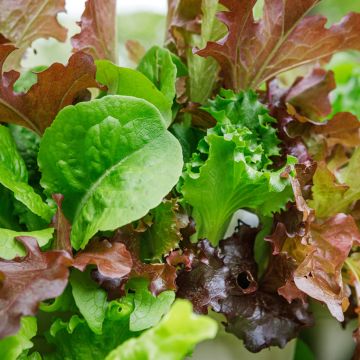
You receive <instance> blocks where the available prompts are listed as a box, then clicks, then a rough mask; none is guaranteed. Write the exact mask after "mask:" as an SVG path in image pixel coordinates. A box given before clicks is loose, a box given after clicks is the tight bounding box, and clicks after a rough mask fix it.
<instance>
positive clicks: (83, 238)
mask: <svg viewBox="0 0 360 360" xmlns="http://www.w3.org/2000/svg"><path fill="white" fill-rule="evenodd" d="M84 117H86V122H84V121H82V120H83V118H84ZM39 165H40V168H41V170H42V180H41V183H42V185H43V186H44V188H45V189H46V191H47V192H48V193H61V194H63V195H64V197H65V198H64V202H63V210H64V213H65V215H66V216H67V217H68V218H69V219H70V220H72V232H71V243H72V245H73V247H74V248H75V249H79V248H84V247H85V245H86V244H87V243H88V241H89V239H90V238H91V237H92V236H93V235H95V234H96V232H97V231H99V230H114V229H116V228H117V227H119V226H122V225H125V224H128V223H129V222H131V221H134V220H136V219H139V218H140V217H142V216H144V215H145V214H146V213H147V212H148V211H149V209H151V208H154V207H155V206H157V205H158V204H159V203H160V202H161V200H162V198H163V197H164V196H165V195H166V194H167V193H168V192H169V191H170V190H171V188H172V187H173V186H174V185H175V184H176V182H177V180H178V178H179V176H180V173H181V169H182V154H181V147H180V144H179V143H178V142H177V140H176V139H175V138H174V137H173V136H172V135H171V134H170V133H169V132H168V131H166V129H165V127H164V125H163V122H162V119H161V116H160V114H159V112H158V111H157V110H156V108H155V107H153V106H152V105H151V104H149V103H148V102H146V101H144V100H142V99H136V98H133V97H125V96H107V97H104V98H102V99H99V100H93V101H91V102H87V103H79V104H77V105H75V106H69V107H67V108H66V109H64V110H62V111H61V112H60V113H59V114H58V116H57V117H56V119H55V121H54V123H53V125H52V126H51V128H49V129H48V130H47V132H46V134H45V135H44V137H43V139H42V142H41V146H40V152H39Z"/></svg>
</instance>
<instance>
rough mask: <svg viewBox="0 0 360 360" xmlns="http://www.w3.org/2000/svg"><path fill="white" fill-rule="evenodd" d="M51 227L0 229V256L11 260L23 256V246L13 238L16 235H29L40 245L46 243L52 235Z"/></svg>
mask: <svg viewBox="0 0 360 360" xmlns="http://www.w3.org/2000/svg"><path fill="white" fill-rule="evenodd" d="M53 232H54V229H53V228H47V229H44V230H39V231H31V232H16V231H12V230H8V229H0V258H3V259H6V260H11V259H13V258H14V257H16V256H17V257H18V256H25V250H24V247H23V246H22V245H21V243H19V242H18V241H16V240H15V238H16V237H18V236H31V237H33V238H35V239H36V241H37V243H38V244H39V246H40V247H43V246H45V245H47V244H48V243H49V242H50V240H51V239H52V237H53Z"/></svg>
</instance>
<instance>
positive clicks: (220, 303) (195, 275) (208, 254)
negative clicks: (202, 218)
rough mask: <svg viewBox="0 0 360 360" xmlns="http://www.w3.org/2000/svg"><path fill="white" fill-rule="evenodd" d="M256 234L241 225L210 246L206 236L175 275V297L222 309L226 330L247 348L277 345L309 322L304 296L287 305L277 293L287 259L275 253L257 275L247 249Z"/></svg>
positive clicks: (199, 306) (287, 270)
mask: <svg viewBox="0 0 360 360" xmlns="http://www.w3.org/2000/svg"><path fill="white" fill-rule="evenodd" d="M257 233H258V230H257V229H252V228H250V227H248V226H241V227H240V229H239V232H237V233H235V234H234V235H233V236H231V237H230V238H228V239H225V240H222V241H220V243H219V247H218V248H216V249H215V248H212V247H211V245H210V244H209V243H208V242H207V241H202V242H200V243H199V245H198V250H197V252H196V257H195V259H194V260H193V262H192V269H191V271H188V270H186V269H184V270H182V271H181V272H180V273H179V274H178V278H177V285H178V287H179V289H178V292H177V295H178V296H179V297H183V298H187V299H189V300H190V301H192V303H193V304H194V309H195V311H198V312H207V309H208V307H209V306H210V307H212V309H213V310H215V311H217V312H220V313H223V314H224V315H225V316H226V319H227V324H226V330H227V331H228V332H231V333H233V334H234V335H236V336H237V337H239V338H241V339H243V340H244V343H245V346H246V347H247V348H248V349H249V350H250V351H253V352H257V351H260V350H261V349H262V348H264V347H268V346H271V345H278V346H281V347H283V346H285V344H286V343H287V341H289V340H290V339H292V338H293V337H295V336H297V334H298V333H299V331H300V330H301V329H302V328H303V327H304V326H309V325H311V324H312V319H311V316H310V315H309V313H308V311H307V304H306V303H305V301H304V299H303V301H300V300H295V301H293V302H292V303H291V304H289V303H288V302H287V301H286V300H285V299H284V298H283V297H282V296H280V295H279V294H278V292H277V291H278V288H279V287H280V286H284V285H285V281H286V277H287V276H288V273H292V271H293V266H292V265H291V266H289V263H288V261H287V258H284V259H285V261H283V256H282V255H281V256H275V257H274V258H273V261H272V262H271V263H270V265H269V267H268V269H267V270H266V272H265V275H264V276H263V278H262V279H260V280H259V281H258V280H257V265H256V262H255V260H254V254H253V247H254V241H255V237H256V235H257Z"/></svg>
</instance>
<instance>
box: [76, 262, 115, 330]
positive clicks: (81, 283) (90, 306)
mask: <svg viewBox="0 0 360 360" xmlns="http://www.w3.org/2000/svg"><path fill="white" fill-rule="evenodd" d="M70 284H71V288H72V294H73V297H74V300H75V303H76V306H77V307H78V308H79V310H80V313H81V315H82V316H83V317H84V318H85V320H86V322H87V324H88V325H89V328H90V329H91V330H92V331H93V332H94V333H95V334H99V335H100V334H101V333H102V325H103V322H104V319H105V313H106V308H107V305H108V303H107V301H106V298H107V293H106V291H105V290H103V289H101V288H100V287H99V286H98V285H97V284H96V283H95V282H94V281H93V280H92V279H91V278H90V271H89V270H87V271H86V272H84V273H82V272H81V271H78V270H75V269H73V271H72V272H71V275H70Z"/></svg>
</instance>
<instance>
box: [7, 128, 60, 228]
mask: <svg viewBox="0 0 360 360" xmlns="http://www.w3.org/2000/svg"><path fill="white" fill-rule="evenodd" d="M27 181H28V173H27V170H26V166H25V163H24V160H23V159H22V158H21V156H20V154H19V153H18V151H17V149H16V145H15V142H14V140H13V138H12V136H11V133H10V131H9V129H8V128H7V127H5V126H0V184H1V185H2V186H4V187H6V188H7V189H9V190H10V191H12V192H13V193H14V197H15V198H16V199H17V200H18V201H20V202H21V203H23V204H24V205H25V206H26V207H27V208H28V209H29V210H30V211H32V212H33V213H34V214H36V215H38V216H40V217H41V218H43V219H44V220H46V221H50V219H51V216H52V214H53V212H52V210H51V208H50V207H49V206H48V205H47V204H45V203H44V202H43V201H42V199H41V197H40V195H38V194H37V193H36V192H35V191H34V189H33V188H32V187H31V186H30V185H29V184H28V183H27Z"/></svg>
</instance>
